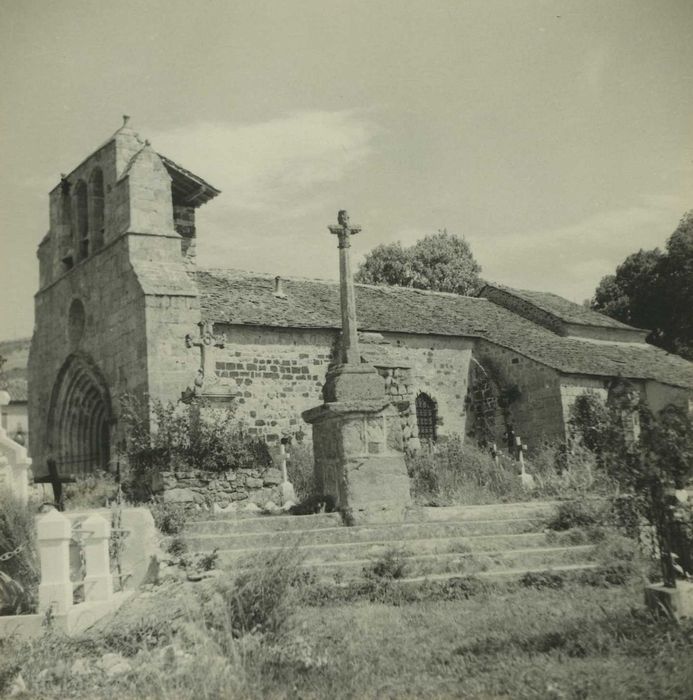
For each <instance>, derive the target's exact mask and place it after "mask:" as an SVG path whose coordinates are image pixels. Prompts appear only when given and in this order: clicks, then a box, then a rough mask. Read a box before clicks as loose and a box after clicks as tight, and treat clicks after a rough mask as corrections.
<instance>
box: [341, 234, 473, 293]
mask: <svg viewBox="0 0 693 700" xmlns="http://www.w3.org/2000/svg"><path fill="white" fill-rule="evenodd" d="M480 272H481V267H480V266H479V264H478V263H477V262H476V260H475V259H474V256H473V255H472V251H471V248H470V247H469V243H467V241H466V240H465V239H464V238H460V237H459V236H455V235H454V234H451V233H448V232H447V230H445V229H443V230H442V231H438V233H436V234H433V235H430V236H426V237H425V238H422V239H421V240H420V241H417V242H416V243H415V244H414V245H413V246H409V247H407V248H405V247H403V246H402V244H401V243H391V244H389V245H379V246H377V247H376V248H374V249H373V250H372V251H371V252H370V253H368V255H367V256H366V259H365V260H364V261H363V263H362V264H361V265H360V266H359V269H358V271H357V272H356V275H355V279H356V281H357V282H361V283H364V284H381V285H394V286H399V287H414V288H415V289H430V290H433V291H436V292H454V293H455V294H474V293H476V292H477V291H478V290H479V288H480V286H481V280H480V278H479V273H480Z"/></svg>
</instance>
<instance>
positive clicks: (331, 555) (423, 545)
mask: <svg viewBox="0 0 693 700" xmlns="http://www.w3.org/2000/svg"><path fill="white" fill-rule="evenodd" d="M210 539H212V540H214V541H217V540H221V541H222V542H223V539H224V538H216V537H214V536H212V537H211V538H210ZM205 544H207V542H206V541H205ZM215 546H216V545H215ZM293 546H294V547H295V551H296V554H297V555H298V556H300V557H304V558H305V561H306V563H312V562H318V563H319V562H322V561H345V560H349V559H377V558H378V557H381V556H383V555H384V554H386V553H387V552H389V551H397V552H399V553H400V554H402V555H403V556H413V555H416V554H451V553H458V554H459V553H467V552H477V551H490V550H492V551H496V550H512V549H529V548H532V547H548V546H552V544H551V543H549V542H548V541H547V539H546V535H544V534H543V533H541V532H532V533H525V534H519V535H477V536H474V537H427V538H424V537H418V538H415V539H392V540H367V541H355V542H340V543H335V542H328V543H325V544H315V543H305V544H304V543H302V542H300V541H299V542H297V543H296V544H295V545H293ZM553 546H556V545H553ZM212 548H214V547H209V546H206V547H196V548H195V549H193V551H207V550H209V549H212ZM285 548H286V545H282V544H280V545H278V546H275V545H266V546H263V547H248V548H226V547H223V546H221V547H217V552H218V554H219V561H220V562H223V563H224V564H230V563H232V562H235V561H239V560H241V559H243V558H245V557H248V556H253V555H255V554H258V553H268V554H269V553H272V552H279V551H281V550H283V549H285Z"/></svg>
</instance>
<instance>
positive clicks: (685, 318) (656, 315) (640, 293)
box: [591, 211, 693, 359]
mask: <svg viewBox="0 0 693 700" xmlns="http://www.w3.org/2000/svg"><path fill="white" fill-rule="evenodd" d="M591 307H592V308H593V309H594V310H595V311H601V312H602V313H605V314H607V315H608V316H611V317H612V318H615V319H617V320H619V321H622V322H623V323H628V324H630V325H633V326H637V327H640V328H647V329H648V330H651V331H652V333H651V334H650V336H649V337H648V340H649V341H650V342H651V343H653V344H654V345H658V346H659V347H662V348H664V349H666V350H669V351H670V352H676V353H678V354H680V355H682V356H683V357H687V358H689V359H693V316H692V315H691V312H690V309H691V308H693V211H691V212H688V213H687V214H686V215H684V217H683V218H682V219H681V222H680V223H679V225H678V227H677V228H676V230H675V231H674V233H673V234H672V235H671V237H670V238H669V240H668V241H667V245H666V250H665V251H664V252H662V251H660V250H659V249H658V248H655V249H654V250H639V251H638V252H637V253H633V254H632V255H629V256H628V257H627V258H626V259H625V260H624V261H623V263H621V264H620V265H619V266H618V267H617V268H616V273H615V274H613V275H607V276H606V277H604V278H603V279H602V281H601V282H600V283H599V286H598V287H597V290H596V292H595V295H594V298H593V299H592V302H591Z"/></svg>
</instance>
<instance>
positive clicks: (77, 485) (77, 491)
mask: <svg viewBox="0 0 693 700" xmlns="http://www.w3.org/2000/svg"><path fill="white" fill-rule="evenodd" d="M63 489H64V491H63V493H64V501H65V508H66V510H86V509H88V508H105V507H107V506H108V505H109V504H110V503H111V502H113V501H115V500H117V498H118V493H119V490H120V489H119V485H118V483H117V482H116V479H115V477H114V476H113V475H112V474H108V473H107V472H101V473H98V474H88V475H84V476H78V477H76V481H75V482H74V483H72V484H65V486H64V487H63Z"/></svg>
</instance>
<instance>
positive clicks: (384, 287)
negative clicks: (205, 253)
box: [190, 267, 491, 303]
mask: <svg viewBox="0 0 693 700" xmlns="http://www.w3.org/2000/svg"><path fill="white" fill-rule="evenodd" d="M190 272H192V273H198V272H207V273H209V274H214V273H230V274H235V275H238V276H246V277H248V276H253V277H260V278H262V279H267V280H274V279H275V278H276V277H277V276H279V277H281V279H282V280H283V281H285V282H292V281H295V282H321V283H324V284H331V285H338V284H339V280H337V279H334V278H332V279H325V278H324V277H300V276H294V275H291V276H288V275H273V274H272V273H271V272H254V271H252V270H241V269H239V268H228V267H204V268H201V267H198V268H197V269H195V270H190ZM354 284H355V285H356V286H357V287H365V288H367V289H377V290H379V291H385V292H388V293H390V292H392V293H395V294H397V293H400V292H415V293H417V294H427V295H431V296H442V297H450V298H453V299H460V298H462V299H473V300H474V301H483V302H486V303H491V302H490V301H489V300H488V299H485V298H484V297H477V296H471V295H467V294H456V293H455V292H439V291H436V290H433V289H418V288H417V287H403V286H401V285H397V284H366V283H364V282H354Z"/></svg>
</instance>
